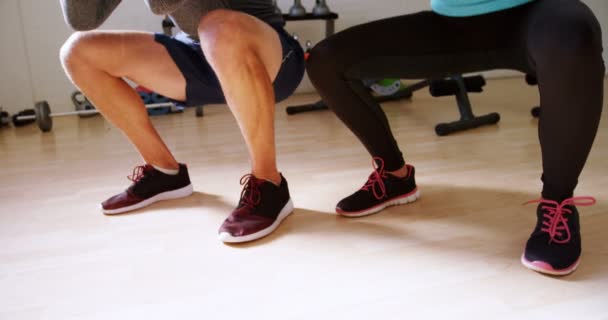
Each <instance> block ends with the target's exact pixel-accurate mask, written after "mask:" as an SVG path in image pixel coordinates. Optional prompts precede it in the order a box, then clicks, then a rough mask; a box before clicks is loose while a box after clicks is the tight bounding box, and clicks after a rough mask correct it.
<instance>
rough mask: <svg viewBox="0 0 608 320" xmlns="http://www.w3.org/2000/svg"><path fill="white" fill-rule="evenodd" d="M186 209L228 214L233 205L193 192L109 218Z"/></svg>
mask: <svg viewBox="0 0 608 320" xmlns="http://www.w3.org/2000/svg"><path fill="white" fill-rule="evenodd" d="M188 208H201V209H203V208H204V209H217V210H219V211H225V212H230V211H232V209H234V204H231V203H228V202H226V201H224V200H223V197H221V196H219V195H214V194H208V193H203V192H198V191H194V192H193V193H192V194H191V195H190V196H188V197H185V198H180V199H174V200H165V201H159V202H157V203H154V204H152V205H150V206H148V207H145V208H141V209H137V210H134V211H130V212H125V213H121V214H117V215H111V216H113V217H120V216H126V215H134V214H145V213H152V212H157V211H168V210H171V211H175V212H179V211H180V209H188Z"/></svg>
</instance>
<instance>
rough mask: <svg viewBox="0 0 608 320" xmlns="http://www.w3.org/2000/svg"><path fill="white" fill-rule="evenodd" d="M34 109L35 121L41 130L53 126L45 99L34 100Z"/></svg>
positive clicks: (47, 130) (46, 130) (49, 129)
mask: <svg viewBox="0 0 608 320" xmlns="http://www.w3.org/2000/svg"><path fill="white" fill-rule="evenodd" d="M34 110H36V123H37V124H38V128H40V130H42V132H49V131H51V129H52V128H53V119H52V118H51V107H50V106H49V103H48V102H46V101H40V102H36V106H35V107H34Z"/></svg>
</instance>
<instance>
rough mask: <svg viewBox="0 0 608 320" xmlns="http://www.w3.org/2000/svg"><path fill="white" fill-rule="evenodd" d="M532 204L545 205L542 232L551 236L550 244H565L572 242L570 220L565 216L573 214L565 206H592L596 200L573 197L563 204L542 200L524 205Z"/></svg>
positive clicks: (543, 207)
mask: <svg viewBox="0 0 608 320" xmlns="http://www.w3.org/2000/svg"><path fill="white" fill-rule="evenodd" d="M530 203H542V204H543V205H542V207H541V209H542V210H544V211H545V213H544V214H543V218H544V219H543V227H542V228H541V229H540V230H541V231H542V232H546V233H548V234H549V243H551V242H555V243H559V244H564V243H568V242H569V241H570V236H571V234H570V227H568V218H566V217H565V215H566V214H571V213H572V210H570V209H568V208H565V206H568V205H571V206H592V205H594V204H595V198H594V197H573V198H568V199H565V200H564V201H562V202H561V203H558V202H557V201H553V200H547V199H542V198H541V199H538V200H531V201H528V202H526V203H524V205H526V204H530ZM558 237H559V238H558Z"/></svg>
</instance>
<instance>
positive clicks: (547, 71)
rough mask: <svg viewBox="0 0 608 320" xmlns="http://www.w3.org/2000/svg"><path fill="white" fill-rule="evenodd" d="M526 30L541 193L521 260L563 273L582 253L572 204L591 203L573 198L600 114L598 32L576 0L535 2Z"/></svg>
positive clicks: (601, 72)
mask: <svg viewBox="0 0 608 320" xmlns="http://www.w3.org/2000/svg"><path fill="white" fill-rule="evenodd" d="M526 27H527V32H526V35H527V36H526V38H525V41H526V47H527V48H528V54H529V57H530V64H531V66H532V67H533V68H534V69H535V73H536V76H537V78H538V84H539V91H540V98H541V110H542V111H541V116H540V120H539V127H538V132H539V138H540V145H541V150H542V159H543V191H542V200H539V201H538V202H541V203H540V204H539V206H538V208H537V218H538V222H537V225H536V227H535V229H534V231H533V232H532V234H531V236H530V238H529V239H528V242H527V243H526V249H525V251H524V254H523V255H522V262H523V264H524V265H525V266H526V267H528V268H530V269H533V270H536V271H540V272H544V273H549V274H556V275H564V274H568V273H571V272H573V271H574V270H575V269H576V267H577V266H578V263H579V258H580V253H581V235H580V224H579V215H578V211H577V208H576V206H577V205H579V206H581V205H591V204H593V203H594V202H595V200H594V199H593V198H589V197H582V198H581V197H578V198H572V196H573V193H574V189H575V187H576V184H577V181H578V177H579V175H580V173H581V171H582V169H583V166H584V165H585V161H586V160H587V156H588V155H589V151H590V150H591V146H592V144H593V140H594V138H595V134H596V132H597V128H598V124H599V121H600V115H601V112H602V104H603V101H602V100H603V88H604V72H605V68H604V62H603V61H602V37H601V30H600V26H599V24H598V22H597V20H596V19H595V17H594V16H593V14H592V13H591V11H590V10H589V9H588V8H587V7H586V6H585V5H584V4H583V3H581V2H580V1H578V0H540V1H538V2H537V3H535V4H534V6H533V9H532V10H531V13H530V15H529V17H528V19H527V22H526Z"/></svg>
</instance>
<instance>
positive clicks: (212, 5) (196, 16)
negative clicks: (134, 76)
mask: <svg viewBox="0 0 608 320" xmlns="http://www.w3.org/2000/svg"><path fill="white" fill-rule="evenodd" d="M60 1H61V7H62V9H63V16H64V18H65V20H66V23H67V24H68V25H69V26H71V27H72V28H73V29H75V30H92V29H96V28H98V27H99V26H100V25H101V24H102V23H103V22H104V21H106V19H107V18H108V17H109V16H110V14H112V12H113V11H114V9H116V7H118V5H119V4H120V2H121V0H84V1H83V0H60ZM145 2H146V4H147V5H148V7H149V8H150V10H151V11H152V12H153V13H154V14H158V15H169V16H170V17H171V19H172V20H173V21H174V22H175V24H176V25H177V26H178V27H179V28H180V29H181V30H182V31H183V32H185V33H186V34H187V35H188V37H189V38H191V39H194V40H197V39H198V32H197V29H198V23H199V21H200V19H201V17H202V16H203V15H205V14H206V13H207V12H209V11H211V10H214V9H222V8H223V9H230V10H235V11H241V12H244V13H247V14H249V15H252V16H254V17H257V18H258V19H260V20H262V21H265V22H267V23H269V24H280V25H282V24H284V22H283V18H282V17H281V15H280V14H277V13H275V11H274V6H273V4H272V0H145Z"/></svg>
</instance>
